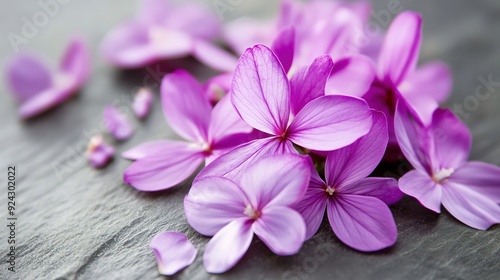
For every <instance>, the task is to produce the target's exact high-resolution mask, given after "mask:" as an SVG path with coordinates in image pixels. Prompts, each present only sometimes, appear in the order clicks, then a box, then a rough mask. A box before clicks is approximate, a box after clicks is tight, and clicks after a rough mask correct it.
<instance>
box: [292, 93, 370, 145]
mask: <svg viewBox="0 0 500 280" xmlns="http://www.w3.org/2000/svg"><path fill="white" fill-rule="evenodd" d="M371 126H372V115H371V111H370V108H369V107H368V105H367V104H366V102H365V101H363V100H362V99H357V98H354V97H350V96H341V95H329V96H322V97H319V98H316V99H315V100H313V101H311V102H309V103H307V104H306V105H305V106H304V108H303V109H302V110H301V111H300V112H299V113H298V114H297V116H295V119H294V120H293V121H292V123H291V124H290V127H289V129H288V139H289V140H291V141H292V142H294V143H295V144H298V145H300V146H302V147H305V148H308V149H312V150H318V151H331V150H334V149H338V148H342V147H344V146H347V145H349V144H351V143H353V142H354V141H356V140H357V139H359V137H361V136H363V135H365V134H366V133H368V131H370V128H371Z"/></svg>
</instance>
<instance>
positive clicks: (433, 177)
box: [395, 101, 500, 230]
mask: <svg viewBox="0 0 500 280" xmlns="http://www.w3.org/2000/svg"><path fill="white" fill-rule="evenodd" d="M395 128H396V137H397V140H398V142H399V146H400V147H401V150H402V152H403V154H404V155H405V157H406V158H407V159H408V161H410V163H411V164H412V165H413V167H414V168H415V170H412V171H410V172H408V173H406V174H405V175H404V176H403V177H402V178H401V179H400V180H399V187H400V188H401V190H402V191H403V192H404V193H406V194H408V195H411V196H413V197H415V198H417V199H418V200H419V201H420V203H421V204H422V205H423V206H425V207H427V208H429V209H431V210H432V211H434V212H437V213H440V208H441V204H443V206H444V207H445V208H446V210H448V212H450V213H451V214H452V215H453V216H454V217H455V218H457V219H458V220H460V221H461V222H463V223H464V224H466V225H468V226H470V227H473V228H476V229H482V230H485V229H487V228H488V227H490V226H491V225H493V224H497V223H500V206H499V205H498V204H499V203H500V168H499V167H497V166H494V165H491V164H486V163H482V162H474V161H471V162H467V158H468V156H469V152H470V146H471V135H470V132H469V130H468V129H467V127H466V126H465V125H464V124H463V123H462V122H460V120H459V119H458V118H457V117H456V116H455V115H453V113H452V112H451V111H450V110H444V109H437V110H435V111H434V113H433V114H432V119H431V122H430V124H429V125H425V124H424V123H423V122H422V120H420V119H419V117H418V114H416V113H415V112H414V111H413V110H412V109H411V107H409V105H407V104H406V103H404V102H403V101H399V102H398V106H397V112H396V116H395Z"/></svg>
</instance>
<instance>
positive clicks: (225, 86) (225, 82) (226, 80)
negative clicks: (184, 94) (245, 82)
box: [203, 73, 233, 104]
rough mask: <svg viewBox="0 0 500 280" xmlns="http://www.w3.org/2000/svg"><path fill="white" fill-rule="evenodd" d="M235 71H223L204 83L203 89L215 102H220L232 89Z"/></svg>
mask: <svg viewBox="0 0 500 280" xmlns="http://www.w3.org/2000/svg"><path fill="white" fill-rule="evenodd" d="M232 80H233V73H222V74H220V75H217V76H215V77H213V78H210V79H209V80H208V81H206V82H205V84H203V90H204V91H205V94H206V95H207V96H208V99H209V100H210V102H212V103H213V104H215V103H217V102H219V100H221V99H222V98H223V97H224V96H226V94H227V93H228V92H229V90H230V89H231V82H232Z"/></svg>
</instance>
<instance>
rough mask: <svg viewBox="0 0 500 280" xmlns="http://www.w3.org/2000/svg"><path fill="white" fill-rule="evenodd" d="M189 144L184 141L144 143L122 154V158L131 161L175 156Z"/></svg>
mask: <svg viewBox="0 0 500 280" xmlns="http://www.w3.org/2000/svg"><path fill="white" fill-rule="evenodd" d="M187 145H188V144H187V143H186V142H182V141H171V140H155V141H149V142H146V143H142V144H140V145H138V146H136V147H134V148H132V149H130V150H127V151H125V152H123V153H122V156H123V157H124V158H126V159H130V160H138V159H141V158H146V157H154V156H156V155H158V154H168V155H174V154H175V152H176V151H178V150H183V149H186V146H187Z"/></svg>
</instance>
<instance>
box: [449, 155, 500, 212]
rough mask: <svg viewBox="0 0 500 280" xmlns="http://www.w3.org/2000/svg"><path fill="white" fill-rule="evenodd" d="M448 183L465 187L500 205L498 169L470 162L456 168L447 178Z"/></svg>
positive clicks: (499, 169)
mask: <svg viewBox="0 0 500 280" xmlns="http://www.w3.org/2000/svg"><path fill="white" fill-rule="evenodd" d="M448 180H449V181H450V182H453V183H455V184H459V185H462V186H466V187H467V188H470V189H472V190H474V191H476V192H478V193H481V194H482V195H484V196H487V197H488V198H490V199H491V200H493V201H495V202H496V203H498V204H500V167H498V166H495V165H492V164H488V163H484V162H477V161H471V162H467V163H466V164H465V165H463V166H462V167H460V168H458V169H457V170H456V171H455V172H453V174H451V176H450V177H449V178H448Z"/></svg>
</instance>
